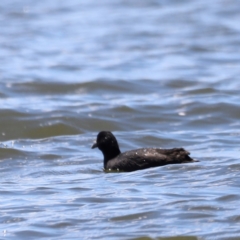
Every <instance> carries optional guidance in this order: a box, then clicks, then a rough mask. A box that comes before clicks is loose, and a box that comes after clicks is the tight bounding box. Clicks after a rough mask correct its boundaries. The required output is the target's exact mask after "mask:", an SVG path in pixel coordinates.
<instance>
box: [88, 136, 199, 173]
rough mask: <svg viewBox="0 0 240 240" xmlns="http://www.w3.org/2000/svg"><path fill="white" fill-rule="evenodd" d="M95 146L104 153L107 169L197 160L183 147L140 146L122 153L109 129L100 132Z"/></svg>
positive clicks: (139, 168) (148, 166)
mask: <svg viewBox="0 0 240 240" xmlns="http://www.w3.org/2000/svg"><path fill="white" fill-rule="evenodd" d="M95 147H98V148H99V149H100V150H101V151H102V153H103V156H104V169H105V170H106V171H124V172H131V171H136V170H141V169H145V168H150V167H157V166H164V165H167V164H178V163H187V162H195V161H194V160H193V159H192V158H190V157H189V152H187V151H186V150H184V149H183V148H173V149H161V148H140V149H135V150H131V151H127V152H124V153H121V152H120V149H119V146H118V142H117V140H116V138H115V136H114V135H113V134H112V133H111V132H107V131H102V132H100V133H99V134H98V136H97V141H96V143H95V144H94V145H93V146H92V148H95Z"/></svg>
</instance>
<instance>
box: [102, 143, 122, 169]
mask: <svg viewBox="0 0 240 240" xmlns="http://www.w3.org/2000/svg"><path fill="white" fill-rule="evenodd" d="M120 153H121V151H120V149H119V148H112V149H108V151H107V152H103V156H104V167H105V166H106V164H107V162H108V161H109V160H111V159H113V158H115V157H117V156H118V155H119V154H120Z"/></svg>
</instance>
